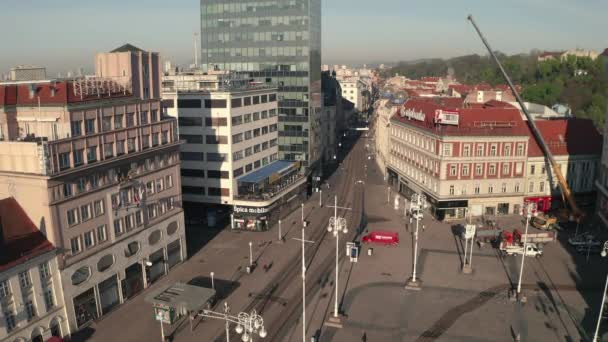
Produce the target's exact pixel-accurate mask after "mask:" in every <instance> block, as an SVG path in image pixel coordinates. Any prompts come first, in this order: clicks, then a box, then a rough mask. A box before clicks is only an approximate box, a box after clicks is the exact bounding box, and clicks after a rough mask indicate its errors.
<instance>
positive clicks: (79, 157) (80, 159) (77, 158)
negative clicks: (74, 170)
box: [74, 149, 84, 166]
mask: <svg viewBox="0 0 608 342" xmlns="http://www.w3.org/2000/svg"><path fill="white" fill-rule="evenodd" d="M83 163H84V149H79V150H75V151H74V166H78V165H82V164H83Z"/></svg>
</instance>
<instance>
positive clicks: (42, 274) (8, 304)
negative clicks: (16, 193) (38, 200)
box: [0, 197, 70, 342]
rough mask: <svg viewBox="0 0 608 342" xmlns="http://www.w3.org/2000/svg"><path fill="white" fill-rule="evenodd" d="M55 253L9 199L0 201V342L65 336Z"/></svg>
mask: <svg viewBox="0 0 608 342" xmlns="http://www.w3.org/2000/svg"><path fill="white" fill-rule="evenodd" d="M58 254H59V250H58V249H56V248H55V247H54V246H53V245H52V244H51V243H50V242H49V241H48V240H47V239H46V237H45V236H44V235H43V234H42V232H40V231H39V230H38V227H36V225H35V224H34V223H33V222H32V220H30V218H29V217H28V216H27V214H26V213H25V211H24V210H23V208H22V207H21V206H20V205H19V203H18V202H17V201H16V200H15V199H14V198H12V197H11V198H5V199H2V200H0V340H2V341H11V342H12V341H18V342H26V341H32V342H43V341H46V340H47V339H48V338H50V337H51V336H57V337H60V338H62V337H64V336H69V335H70V327H69V324H68V321H67V313H66V310H65V306H64V301H63V291H62V288H61V277H60V275H59V267H58V264H57V255H58Z"/></svg>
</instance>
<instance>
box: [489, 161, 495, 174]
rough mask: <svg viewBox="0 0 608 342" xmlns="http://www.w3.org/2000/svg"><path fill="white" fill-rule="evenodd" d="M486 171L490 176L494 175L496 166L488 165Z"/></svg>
mask: <svg viewBox="0 0 608 342" xmlns="http://www.w3.org/2000/svg"><path fill="white" fill-rule="evenodd" d="M488 169H489V170H488V171H489V172H488V173H489V174H490V176H494V175H496V164H490V166H489V168H488Z"/></svg>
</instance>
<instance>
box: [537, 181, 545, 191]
mask: <svg viewBox="0 0 608 342" xmlns="http://www.w3.org/2000/svg"><path fill="white" fill-rule="evenodd" d="M538 191H540V192H545V182H540V184H539V187H538Z"/></svg>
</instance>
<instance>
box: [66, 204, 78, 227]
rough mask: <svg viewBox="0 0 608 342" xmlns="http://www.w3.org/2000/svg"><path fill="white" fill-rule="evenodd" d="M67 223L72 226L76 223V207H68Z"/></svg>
mask: <svg viewBox="0 0 608 342" xmlns="http://www.w3.org/2000/svg"><path fill="white" fill-rule="evenodd" d="M67 216H68V225H69V226H74V225H77V224H78V209H76V208H74V209H70V210H68V211H67Z"/></svg>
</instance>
